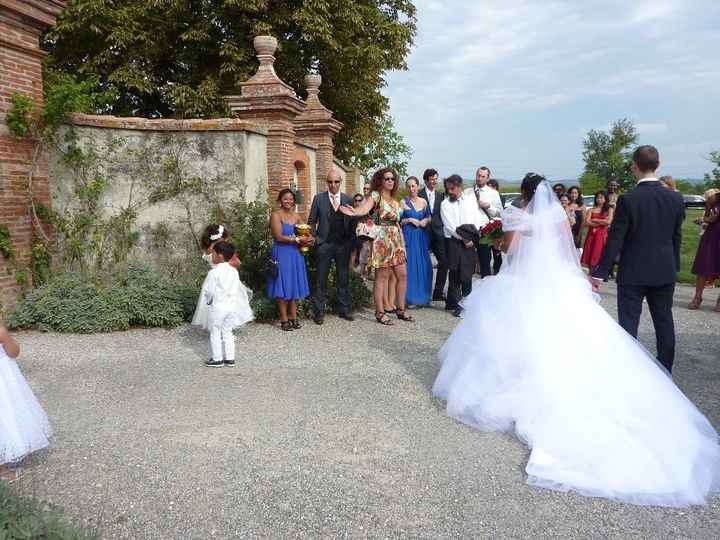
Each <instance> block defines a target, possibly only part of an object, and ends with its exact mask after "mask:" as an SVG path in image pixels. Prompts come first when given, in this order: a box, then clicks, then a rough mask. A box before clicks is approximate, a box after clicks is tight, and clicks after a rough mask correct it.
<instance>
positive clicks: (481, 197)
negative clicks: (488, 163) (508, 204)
mask: <svg viewBox="0 0 720 540" xmlns="http://www.w3.org/2000/svg"><path fill="white" fill-rule="evenodd" d="M488 180H490V169H488V168H487V167H485V166H482V167H479V168H478V170H477V171H475V185H474V186H473V187H471V188H468V189H467V190H466V191H465V193H466V194H467V195H472V196H474V197H475V200H476V201H477V206H478V209H479V210H480V215H481V217H482V224H481V227H482V226H483V225H485V224H486V223H487V222H489V221H490V220H491V219H493V218H496V217H500V213H501V212H502V210H503V207H502V201H501V200H500V194H499V193H498V192H497V191H495V190H494V189H493V188H491V187H490V186H488V185H487V183H488ZM477 253H478V258H479V259H480V277H482V278H484V277H486V276H490V275H492V269H491V268H490V258H491V253H492V252H491V250H490V246H488V245H485V244H478V245H477Z"/></svg>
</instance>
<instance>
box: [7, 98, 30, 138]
mask: <svg viewBox="0 0 720 540" xmlns="http://www.w3.org/2000/svg"><path fill="white" fill-rule="evenodd" d="M10 102H11V103H12V105H11V107H10V110H9V111H8V112H7V115H6V116H5V124H7V127H8V129H10V133H12V134H13V136H14V137H15V138H16V139H24V138H25V137H27V136H28V135H30V132H31V129H32V124H33V115H35V113H36V111H35V102H34V101H33V100H32V98H30V97H29V96H25V95H23V94H19V93H18V92H13V93H12V94H11V95H10Z"/></svg>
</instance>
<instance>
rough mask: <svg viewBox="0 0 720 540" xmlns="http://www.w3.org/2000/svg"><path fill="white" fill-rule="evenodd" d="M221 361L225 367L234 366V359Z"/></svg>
mask: <svg viewBox="0 0 720 540" xmlns="http://www.w3.org/2000/svg"><path fill="white" fill-rule="evenodd" d="M223 363H224V364H225V365H226V366H227V367H235V360H224V361H223Z"/></svg>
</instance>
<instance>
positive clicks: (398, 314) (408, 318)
mask: <svg viewBox="0 0 720 540" xmlns="http://www.w3.org/2000/svg"><path fill="white" fill-rule="evenodd" d="M395 316H396V317H397V318H398V319H400V320H401V321H405V322H415V319H413V318H412V315H408V314H407V313H405V311H404V310H402V311H401V310H399V309H398V310H397V311H396V312H395Z"/></svg>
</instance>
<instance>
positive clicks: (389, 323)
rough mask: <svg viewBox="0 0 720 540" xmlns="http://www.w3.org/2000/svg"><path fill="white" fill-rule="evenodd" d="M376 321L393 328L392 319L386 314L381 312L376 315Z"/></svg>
mask: <svg viewBox="0 0 720 540" xmlns="http://www.w3.org/2000/svg"><path fill="white" fill-rule="evenodd" d="M375 320H376V321H377V322H379V323H380V324H384V325H385V326H392V325H393V323H392V321H391V320H390V317H388V316H387V315H386V314H385V312H383V311H379V312H377V313H375Z"/></svg>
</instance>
